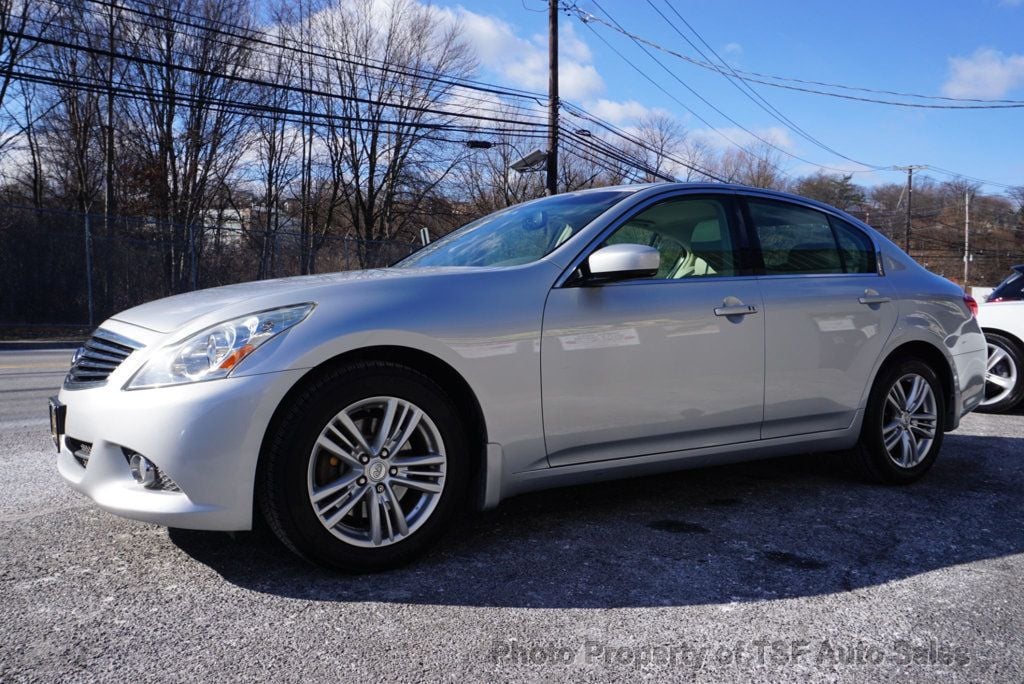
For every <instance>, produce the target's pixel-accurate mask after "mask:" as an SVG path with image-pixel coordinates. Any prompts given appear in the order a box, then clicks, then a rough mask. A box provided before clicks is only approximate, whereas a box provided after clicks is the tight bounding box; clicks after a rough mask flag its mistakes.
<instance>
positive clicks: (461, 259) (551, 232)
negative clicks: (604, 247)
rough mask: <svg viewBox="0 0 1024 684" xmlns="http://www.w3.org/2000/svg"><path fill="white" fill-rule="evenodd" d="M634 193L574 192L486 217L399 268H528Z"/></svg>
mask: <svg viewBox="0 0 1024 684" xmlns="http://www.w3.org/2000/svg"><path fill="white" fill-rule="evenodd" d="M633 192H634V190H631V189H628V188H626V189H622V188H620V189H615V190H598V191H590V192H573V193H565V194H562V195H555V196H553V197H545V198H542V199H539V200H534V201H532V202H526V203H524V204H517V205H516V206H514V207H509V208H508V209H503V210H501V211H496V212H494V213H493V214H489V215H487V216H484V217H483V218H481V219H478V220H476V221H474V222H473V223H470V224H468V225H466V226H464V227H462V228H459V229H458V230H456V231H454V232H452V233H449V234H448V235H446V236H444V237H443V238H441V239H439V240H436V241H435V242H432V243H430V244H429V245H427V246H426V247H424V248H423V249H421V250H420V251H418V252H416V253H415V254H413V255H411V256H409V257H408V258H407V259H404V260H402V261H400V262H399V263H398V264H395V265H396V266H397V267H398V268H422V267H441V266H517V265H519V264H528V263H530V262H532V261H537V260H538V259H540V258H542V257H544V256H546V255H547V254H548V253H549V252H551V251H552V250H554V249H555V248H556V247H558V246H559V245H561V244H562V243H563V242H565V241H566V240H568V239H569V238H571V237H572V236H573V235H575V234H576V233H578V232H579V231H580V230H582V229H583V228H584V227H585V226H586V225H587V224H588V223H590V222H591V221H593V220H594V219H596V218H597V217H598V216H600V215H601V214H603V213H604V212H605V211H607V210H608V209H610V208H611V207H612V206H614V205H615V204H617V203H618V202H621V201H622V200H624V199H625V198H626V197H628V196H629V195H630V194H632V193H633Z"/></svg>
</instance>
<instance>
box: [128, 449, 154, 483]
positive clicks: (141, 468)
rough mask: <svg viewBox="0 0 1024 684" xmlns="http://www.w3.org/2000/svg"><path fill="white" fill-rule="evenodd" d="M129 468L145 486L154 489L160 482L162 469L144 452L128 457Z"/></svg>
mask: <svg viewBox="0 0 1024 684" xmlns="http://www.w3.org/2000/svg"><path fill="white" fill-rule="evenodd" d="M128 469H129V470H131V471H132V477H134V478H135V481H136V482H138V483H139V484H140V485H142V486H143V487H146V488H147V489H153V488H154V487H157V486H158V485H159V483H160V471H158V470H157V468H156V464H154V463H153V462H152V461H150V460H149V459H148V458H146V457H145V456H143V455H142V454H132V455H131V458H129V459H128Z"/></svg>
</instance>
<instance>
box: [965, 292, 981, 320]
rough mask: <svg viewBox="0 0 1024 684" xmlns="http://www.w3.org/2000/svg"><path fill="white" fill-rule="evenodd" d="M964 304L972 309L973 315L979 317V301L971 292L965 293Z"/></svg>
mask: <svg viewBox="0 0 1024 684" xmlns="http://www.w3.org/2000/svg"><path fill="white" fill-rule="evenodd" d="M964 304H966V305H967V308H968V309H970V310H971V316H973V317H974V318H977V317H978V302H977V301H975V299H974V297H972V296H971V295H969V294H964Z"/></svg>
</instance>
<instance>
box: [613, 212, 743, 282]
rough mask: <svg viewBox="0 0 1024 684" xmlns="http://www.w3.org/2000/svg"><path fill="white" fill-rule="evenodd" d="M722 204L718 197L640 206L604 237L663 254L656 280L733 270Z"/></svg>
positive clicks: (724, 273)
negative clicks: (638, 209)
mask: <svg viewBox="0 0 1024 684" xmlns="http://www.w3.org/2000/svg"><path fill="white" fill-rule="evenodd" d="M728 216H729V214H728V211H727V209H726V206H725V205H724V204H722V202H720V201H718V200H716V199H696V198H693V199H686V198H683V199H674V200H669V201H667V202H662V203H661V204H656V205H654V206H653V207H649V208H647V209H644V210H643V211H641V212H640V213H638V214H636V215H635V216H633V217H632V218H630V219H629V220H628V221H626V223H624V224H623V225H622V226H621V227H620V228H619V229H618V230H616V231H615V232H614V233H613V234H612V235H611V236H609V237H608V239H607V240H605V242H604V244H603V245H602V247H604V246H607V245H621V244H637V245H648V246H650V247H654V248H655V249H657V250H658V253H659V254H660V255H661V268H659V269H658V274H657V275H656V276H655V278H658V279H662V280H677V279H681V278H701V277H711V276H731V275H735V274H736V268H737V258H736V253H735V250H734V249H733V243H732V236H731V234H730V232H729V219H728Z"/></svg>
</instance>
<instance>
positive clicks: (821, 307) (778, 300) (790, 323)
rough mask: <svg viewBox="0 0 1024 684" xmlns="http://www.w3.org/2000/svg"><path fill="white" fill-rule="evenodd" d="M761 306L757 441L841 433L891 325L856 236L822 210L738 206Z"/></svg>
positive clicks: (885, 299) (871, 249)
mask: <svg viewBox="0 0 1024 684" xmlns="http://www.w3.org/2000/svg"><path fill="white" fill-rule="evenodd" d="M745 204H746V216H747V222H748V225H749V226H750V227H751V229H752V230H751V232H752V233H753V235H752V240H753V241H754V242H755V243H756V244H759V246H760V254H761V258H762V262H763V273H762V275H760V276H759V277H758V280H759V282H760V285H761V294H762V297H763V298H764V321H765V323H764V324H765V389H764V392H765V407H764V424H763V426H762V429H761V436H762V438H764V439H770V438H773V437H785V436H789V435H798V434H806V433H812V432H822V431H827V430H838V429H842V428H846V427H848V426H849V425H850V424H851V423H852V421H853V419H854V417H855V415H856V411H857V408H858V406H859V404H860V400H861V397H862V396H863V393H864V390H865V388H866V385H867V381H868V379H869V377H870V374H871V370H872V368H873V367H874V365H875V362H876V361H877V359H878V356H879V354H880V353H881V352H882V348H883V347H884V346H885V343H886V341H887V340H888V338H889V335H890V333H891V332H892V330H893V328H894V327H895V325H896V318H897V312H898V305H897V302H896V292H895V289H894V288H893V287H891V286H890V284H889V283H888V281H887V280H886V278H885V277H884V275H881V273H880V270H879V268H878V255H877V249H876V247H875V245H874V242H873V240H872V239H871V237H870V236H869V235H868V234H867V233H866V232H864V231H862V230H861V229H860V228H858V227H856V226H854V225H852V224H850V223H849V222H847V221H844V220H842V219H839V218H838V217H835V216H832V215H829V214H826V213H825V212H823V211H820V210H818V209H815V208H812V207H810V206H805V205H801V204H796V203H792V202H785V201H779V200H775V199H766V198H759V197H747V198H746V200H745Z"/></svg>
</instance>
